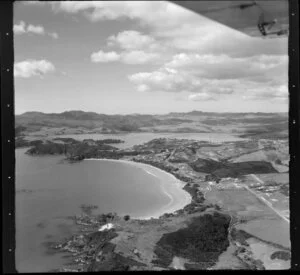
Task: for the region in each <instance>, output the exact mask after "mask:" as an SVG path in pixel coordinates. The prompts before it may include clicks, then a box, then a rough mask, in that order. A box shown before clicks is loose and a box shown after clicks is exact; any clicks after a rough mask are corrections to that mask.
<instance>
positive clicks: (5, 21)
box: [0, 0, 300, 273]
mask: <svg viewBox="0 0 300 275" xmlns="http://www.w3.org/2000/svg"><path fill="white" fill-rule="evenodd" d="M13 5H14V1H1V2H0V65H1V74H0V83H1V156H2V263H3V267H2V272H3V273H17V270H16V266H15V248H16V245H15V230H16V228H15V130H14V129H15V127H14V126H15V116H14V113H15V112H14V75H13V71H14V69H13V68H14V35H13ZM288 44H289V150H290V170H289V177H290V210H291V215H290V232H291V243H292V247H291V250H292V259H291V270H296V269H300V236H299V234H300V219H299V218H300V213H299V212H298V211H300V126H299V121H300V92H299V75H300V73H299V2H298V0H289V39H288Z"/></svg>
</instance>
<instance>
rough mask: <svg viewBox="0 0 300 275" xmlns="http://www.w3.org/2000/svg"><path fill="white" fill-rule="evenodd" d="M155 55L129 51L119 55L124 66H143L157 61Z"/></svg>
mask: <svg viewBox="0 0 300 275" xmlns="http://www.w3.org/2000/svg"><path fill="white" fill-rule="evenodd" d="M159 57H160V56H159V54H157V53H147V52H144V51H129V52H122V53H121V60H122V62H123V63H126V64H145V63H151V62H154V61H156V60H158V59H159Z"/></svg>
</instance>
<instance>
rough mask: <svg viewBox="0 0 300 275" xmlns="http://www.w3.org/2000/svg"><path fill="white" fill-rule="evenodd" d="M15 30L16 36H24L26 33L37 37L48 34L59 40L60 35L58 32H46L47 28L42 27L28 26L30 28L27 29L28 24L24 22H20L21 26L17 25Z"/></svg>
mask: <svg viewBox="0 0 300 275" xmlns="http://www.w3.org/2000/svg"><path fill="white" fill-rule="evenodd" d="M13 30H14V34H16V35H18V34H24V33H33V34H37V35H45V34H47V35H49V36H51V37H52V38H54V39H57V38H58V34H57V33H56V32H46V31H45V28H44V27H43V26H41V25H32V24H28V26H27V27H26V23H25V22H24V21H20V23H19V24H15V25H14V28H13Z"/></svg>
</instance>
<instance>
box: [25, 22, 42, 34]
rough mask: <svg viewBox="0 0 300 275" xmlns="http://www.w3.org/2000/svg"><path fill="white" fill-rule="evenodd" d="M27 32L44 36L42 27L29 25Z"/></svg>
mask: <svg viewBox="0 0 300 275" xmlns="http://www.w3.org/2000/svg"><path fill="white" fill-rule="evenodd" d="M27 32H31V33H35V34H45V29H44V27H43V26H34V25H31V24H29V25H28V26H27Z"/></svg>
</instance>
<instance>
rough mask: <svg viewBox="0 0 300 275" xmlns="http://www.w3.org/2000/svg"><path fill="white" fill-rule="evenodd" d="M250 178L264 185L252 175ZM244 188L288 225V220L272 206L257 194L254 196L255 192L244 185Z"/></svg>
mask: <svg viewBox="0 0 300 275" xmlns="http://www.w3.org/2000/svg"><path fill="white" fill-rule="evenodd" d="M250 176H252V177H253V178H254V179H255V180H257V181H258V182H260V183H261V184H264V181H262V180H261V179H260V178H259V177H257V176H256V175H254V174H250ZM244 187H245V188H246V189H247V190H248V191H249V192H250V193H252V194H253V195H254V196H256V197H257V198H258V199H259V200H260V201H262V202H263V203H264V204H265V205H267V206H268V207H269V208H271V209H272V210H273V211H274V212H275V213H276V214H277V215H278V216H280V217H281V218H282V219H283V220H285V221H286V222H288V223H290V220H289V219H288V218H287V217H285V216H284V215H283V214H282V213H281V212H279V211H278V210H277V209H275V208H274V207H273V206H272V204H271V203H270V202H269V201H267V200H266V199H265V198H264V197H262V196H259V195H258V194H256V192H254V191H253V190H251V189H250V188H249V187H248V186H247V185H244Z"/></svg>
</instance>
